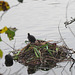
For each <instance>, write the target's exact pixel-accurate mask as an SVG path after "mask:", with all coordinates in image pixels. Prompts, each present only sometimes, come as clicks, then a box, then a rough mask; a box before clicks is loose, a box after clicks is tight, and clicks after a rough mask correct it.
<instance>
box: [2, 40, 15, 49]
mask: <svg viewBox="0 0 75 75" xmlns="http://www.w3.org/2000/svg"><path fill="white" fill-rule="evenodd" d="M2 41H3V40H2ZM3 42H4V43H5V44H6V45H7V46H9V47H10V48H12V49H13V50H16V49H14V48H13V47H12V46H10V45H9V44H8V43H6V42H5V41H3Z"/></svg>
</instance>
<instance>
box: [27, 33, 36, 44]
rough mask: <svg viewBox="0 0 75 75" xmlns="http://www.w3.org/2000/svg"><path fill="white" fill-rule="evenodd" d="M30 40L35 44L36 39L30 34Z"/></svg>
mask: <svg viewBox="0 0 75 75" xmlns="http://www.w3.org/2000/svg"><path fill="white" fill-rule="evenodd" d="M28 40H29V41H30V42H31V43H35V41H36V38H35V37H34V36H33V35H30V33H28Z"/></svg>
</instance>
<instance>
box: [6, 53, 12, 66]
mask: <svg viewBox="0 0 75 75" xmlns="http://www.w3.org/2000/svg"><path fill="white" fill-rule="evenodd" d="M5 65H6V66H12V65H13V58H12V56H11V55H10V54H8V55H6V56H5Z"/></svg>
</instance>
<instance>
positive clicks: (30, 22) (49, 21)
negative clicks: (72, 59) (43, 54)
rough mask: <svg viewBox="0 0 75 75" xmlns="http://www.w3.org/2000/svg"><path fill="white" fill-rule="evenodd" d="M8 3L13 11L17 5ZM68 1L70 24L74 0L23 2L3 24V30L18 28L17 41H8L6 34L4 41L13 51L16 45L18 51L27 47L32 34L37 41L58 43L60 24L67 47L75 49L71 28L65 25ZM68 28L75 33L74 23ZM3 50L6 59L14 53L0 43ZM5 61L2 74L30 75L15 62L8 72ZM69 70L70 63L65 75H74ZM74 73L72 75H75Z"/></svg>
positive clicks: (13, 0) (56, 74) (54, 74)
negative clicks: (10, 52) (28, 34)
mask: <svg viewBox="0 0 75 75" xmlns="http://www.w3.org/2000/svg"><path fill="white" fill-rule="evenodd" d="M6 1H7V2H8V3H9V5H10V6H11V7H12V6H14V5H16V4H18V1H17V0H6ZM68 1H70V2H69V3H70V4H69V7H68V10H67V12H68V13H67V19H68V20H71V17H73V18H75V1H74V0H24V3H21V4H20V5H18V6H16V7H13V8H11V9H10V10H9V11H8V12H7V13H6V14H5V15H4V16H3V18H2V20H1V21H0V29H1V28H3V27H4V26H7V27H16V28H17V29H18V30H17V31H16V35H15V38H14V40H13V41H9V39H8V38H7V36H6V35H5V34H2V39H3V40H4V41H5V42H7V43H8V44H9V45H10V46H12V47H14V43H15V41H16V43H15V49H19V48H22V47H24V46H25V40H27V33H31V34H33V35H34V36H35V37H36V38H37V39H43V40H54V41H58V40H60V35H59V32H58V24H59V22H60V20H61V22H60V30H61V34H62V36H63V38H64V40H65V42H66V44H67V45H68V47H69V48H73V49H75V44H74V43H75V37H74V36H73V35H72V33H71V31H70V30H69V28H65V25H64V22H65V21H66V6H67V3H68ZM2 13H3V12H0V15H1V14H2ZM69 27H70V28H71V29H72V31H73V32H74V33H75V22H74V23H72V24H71V25H69ZM0 49H2V50H3V52H4V56H5V55H6V54H8V52H9V51H12V49H11V48H10V47H9V46H7V45H6V44H4V43H3V42H0ZM4 61H5V60H4V57H3V58H2V59H0V68H1V69H0V73H4V72H5V70H6V69H7V71H6V72H5V73H4V75H8V73H9V71H10V69H11V71H10V74H9V75H11V74H12V75H28V74H27V67H23V65H21V64H19V63H17V62H14V65H13V66H12V67H9V68H8V67H6V66H5V64H4ZM65 64H66V63H61V64H60V65H65ZM2 65H4V66H2ZM21 67H23V69H21V70H20V72H19V73H18V74H13V73H14V72H17V71H18V70H19V69H20V68H21ZM69 67H70V63H69V64H68V66H67V67H66V70H65V71H64V72H63V75H71V72H69ZM73 69H74V67H73ZM62 70H63V69H62V68H53V69H52V70H49V71H48V72H45V71H41V70H40V71H37V72H36V73H35V74H33V75H38V74H39V75H61V71H62ZM74 70H75V69H74ZM74 70H73V72H72V73H73V74H72V75H74V73H75V71H74ZM20 73H21V74H20ZM46 73H47V74H46Z"/></svg>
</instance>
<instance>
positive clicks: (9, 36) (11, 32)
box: [5, 28, 15, 40]
mask: <svg viewBox="0 0 75 75" xmlns="http://www.w3.org/2000/svg"><path fill="white" fill-rule="evenodd" d="M5 34H7V36H8V38H9V40H13V39H14V36H15V31H12V30H11V29H10V28H8V30H7V31H6V32H5Z"/></svg>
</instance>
